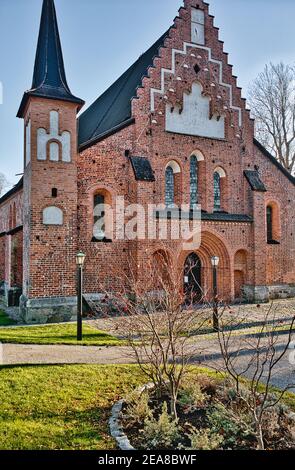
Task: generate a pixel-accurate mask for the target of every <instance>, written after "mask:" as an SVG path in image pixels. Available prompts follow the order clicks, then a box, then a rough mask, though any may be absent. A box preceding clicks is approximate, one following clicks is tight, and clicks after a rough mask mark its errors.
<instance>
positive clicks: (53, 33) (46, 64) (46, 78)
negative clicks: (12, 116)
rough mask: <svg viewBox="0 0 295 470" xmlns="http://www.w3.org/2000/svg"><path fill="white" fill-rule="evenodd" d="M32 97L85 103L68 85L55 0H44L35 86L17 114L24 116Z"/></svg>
mask: <svg viewBox="0 0 295 470" xmlns="http://www.w3.org/2000/svg"><path fill="white" fill-rule="evenodd" d="M30 96H39V97H42V98H48V99H58V100H64V101H70V102H72V103H77V104H78V105H79V107H80V108H81V107H82V106H83V105H84V101H83V100H81V99H80V98H77V97H76V96H74V95H72V93H71V91H70V89H69V87H68V84H67V79H66V73H65V68H64V61H63V55H62V48H61V43H60V37H59V32H58V25H57V18H56V11H55V6H54V0H43V7H42V16H41V23H40V31H39V39H38V46H37V52H36V59H35V67H34V76H33V83H32V88H31V89H30V90H29V91H26V92H25V94H24V96H23V99H22V102H21V105H20V108H19V111H18V114H17V116H18V117H23V112H24V108H25V106H26V103H27V101H28V99H29V97H30Z"/></svg>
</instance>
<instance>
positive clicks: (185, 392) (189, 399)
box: [178, 383, 207, 410]
mask: <svg viewBox="0 0 295 470" xmlns="http://www.w3.org/2000/svg"><path fill="white" fill-rule="evenodd" d="M206 399H207V396H206V395H205V394H204V393H203V392H202V390H201V387H200V385H199V384H198V383H195V384H193V385H190V386H188V385H187V384H185V385H184V387H183V388H182V389H181V390H180V392H179V399H178V402H179V404H180V405H181V406H182V407H184V408H188V409H189V410H191V409H193V408H195V407H199V406H202V405H203V404H204V403H205V401H206Z"/></svg>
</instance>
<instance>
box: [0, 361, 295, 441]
mask: <svg viewBox="0 0 295 470" xmlns="http://www.w3.org/2000/svg"><path fill="white" fill-rule="evenodd" d="M196 371H198V372H199V373H204V374H206V375H212V377H215V378H218V377H219V375H220V374H218V373H216V372H215V371H213V370H208V369H206V368H199V367H198V368H196ZM221 377H222V375H220V378H221ZM146 380H147V379H146V378H145V377H144V376H143V375H142V374H141V373H140V371H139V368H138V367H137V366H121V365H120V366H119V365H118V366H116V365H113V366H99V365H64V366H21V367H20V366H2V367H0V397H1V399H0V450H71V449H72V450H110V449H114V448H115V443H114V441H113V439H112V438H111V437H110V435H109V428H108V420H109V417H110V411H111V408H112V405H113V404H114V403H115V402H116V401H117V400H118V399H120V398H123V397H125V396H126V395H127V394H128V393H129V392H130V391H131V390H133V389H134V388H136V387H138V386H139V385H141V384H143V383H145V382H146ZM286 401H287V402H288V404H289V405H290V406H291V408H292V409H293V410H294V409H295V398H294V395H293V394H288V395H287V397H286Z"/></svg>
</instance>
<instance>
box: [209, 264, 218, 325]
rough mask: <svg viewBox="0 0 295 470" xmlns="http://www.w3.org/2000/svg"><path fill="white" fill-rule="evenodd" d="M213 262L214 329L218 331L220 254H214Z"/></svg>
mask: <svg viewBox="0 0 295 470" xmlns="http://www.w3.org/2000/svg"><path fill="white" fill-rule="evenodd" d="M211 263H212V267H213V329H214V331H218V330H219V318H218V290H217V268H218V265H219V258H218V256H212V258H211Z"/></svg>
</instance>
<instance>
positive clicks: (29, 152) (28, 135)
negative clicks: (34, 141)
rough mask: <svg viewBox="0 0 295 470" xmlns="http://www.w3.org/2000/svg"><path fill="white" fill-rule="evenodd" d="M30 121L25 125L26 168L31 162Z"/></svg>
mask: <svg viewBox="0 0 295 470" xmlns="http://www.w3.org/2000/svg"><path fill="white" fill-rule="evenodd" d="M31 127H32V126H31V120H29V122H28V123H27V125H26V166H27V165H28V164H29V163H30V161H31Z"/></svg>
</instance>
